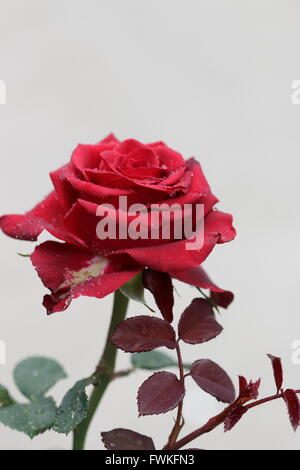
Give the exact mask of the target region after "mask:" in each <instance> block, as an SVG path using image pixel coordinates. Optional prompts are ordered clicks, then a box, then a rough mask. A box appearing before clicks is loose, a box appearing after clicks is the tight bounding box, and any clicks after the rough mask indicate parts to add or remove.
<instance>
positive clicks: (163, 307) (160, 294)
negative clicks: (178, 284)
mask: <svg viewBox="0 0 300 470" xmlns="http://www.w3.org/2000/svg"><path fill="white" fill-rule="evenodd" d="M143 283H144V287H145V288H146V289H148V290H149V291H150V292H151V293H152V294H153V297H154V299H155V302H156V305H157V306H158V308H159V310H160V311H161V314H162V316H163V317H164V319H165V320H166V321H168V322H169V323H171V322H172V320H173V306H174V295H173V284H172V279H171V276H170V274H168V273H163V272H162V271H155V270H154V269H144V271H143Z"/></svg>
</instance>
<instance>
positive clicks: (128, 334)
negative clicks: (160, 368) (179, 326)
mask: <svg viewBox="0 0 300 470" xmlns="http://www.w3.org/2000/svg"><path fill="white" fill-rule="evenodd" d="M111 342H112V343H113V344H114V345H115V346H117V347H118V348H121V349H123V351H125V352H142V351H151V350H152V349H155V348H159V347H161V346H165V347H167V348H169V349H174V348H175V347H176V341H175V331H174V330H173V328H172V326H171V325H170V324H169V323H168V322H166V321H165V320H161V319H160V318H156V317H149V316H147V315H141V316H139V317H133V318H129V319H128V320H125V321H123V322H121V323H120V324H119V325H118V326H117V328H116V330H115V332H114V333H113V335H112V337H111Z"/></svg>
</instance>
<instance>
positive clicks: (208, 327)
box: [178, 298, 223, 344]
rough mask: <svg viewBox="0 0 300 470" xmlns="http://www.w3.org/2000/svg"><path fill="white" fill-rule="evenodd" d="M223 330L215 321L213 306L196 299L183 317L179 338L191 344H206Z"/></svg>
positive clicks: (180, 322)
mask: <svg viewBox="0 0 300 470" xmlns="http://www.w3.org/2000/svg"><path fill="white" fill-rule="evenodd" d="M222 330H223V328H222V326H221V325H219V323H218V322H217V321H216V319H215V314H214V311H213V308H212V305H211V304H210V302H209V301H208V300H205V299H200V298H199V299H194V300H193V301H192V303H191V305H189V307H187V308H186V309H185V311H184V312H183V314H182V315H181V318H180V321H179V325H178V333H179V337H180V338H181V339H182V340H183V341H185V342H186V343H190V344H197V343H204V342H205V341H209V340H210V339H212V338H215V337H216V336H217V335H219V334H220V333H221V332H222Z"/></svg>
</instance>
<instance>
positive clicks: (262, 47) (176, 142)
mask: <svg viewBox="0 0 300 470" xmlns="http://www.w3.org/2000/svg"><path fill="white" fill-rule="evenodd" d="M0 13H1V14H0V50H1V54H0V57H1V59H0V79H1V80H3V81H4V82H5V83H6V88H7V96H6V104H5V105H2V104H1V105H0V155H1V176H0V180H1V183H0V201H1V209H0V213H1V214H3V213H22V212H24V211H26V210H28V209H30V208H31V207H33V206H34V205H35V204H36V203H37V202H38V201H39V200H41V199H42V197H43V196H45V195H46V194H47V193H48V192H49V191H50V189H51V183H50V179H49V177H48V173H49V171H51V170H54V169H56V168H58V167H59V166H61V165H62V164H64V163H65V162H67V161H68V159H69V157H70V154H71V152H72V150H73V149H74V147H75V146H76V145H77V144H78V143H79V142H80V143H95V142H97V141H98V140H100V139H101V138H103V137H105V136H106V135H107V134H108V133H110V132H111V131H113V132H114V133H115V134H116V135H117V136H118V137H119V138H120V139H124V138H129V137H130V138H131V137H133V138H136V139H140V140H142V141H145V142H147V141H153V140H164V141H165V142H166V143H167V144H168V145H170V146H171V147H173V148H175V149H176V150H178V151H180V152H182V153H183V154H184V156H185V157H190V156H195V157H196V158H197V159H198V160H199V161H200V162H201V164H202V166H203V168H204V171H205V174H206V176H207V178H208V180H209V182H210V184H211V187H212V190H213V192H214V193H215V194H216V195H217V196H218V197H219V199H220V201H221V202H220V203H219V204H218V207H219V208H220V209H221V210H224V211H227V212H231V213H232V214H233V215H234V221H235V226H236V228H237V232H238V236H237V238H236V240H235V241H234V242H232V243H230V244H227V245H220V246H218V247H217V248H216V249H215V250H214V252H213V254H212V255H211V256H210V257H209V259H208V260H207V261H206V263H205V267H206V269H207V270H208V272H209V273H210V275H211V277H212V278H213V279H214V281H215V282H217V283H219V284H220V285H221V286H222V287H224V288H228V289H231V290H233V291H234V292H235V294H236V299H235V301H234V303H233V304H232V306H230V308H229V309H228V311H223V312H222V317H221V319H220V322H221V323H222V325H223V326H224V333H223V334H222V335H221V336H220V337H218V338H216V339H215V340H213V341H211V342H210V343H208V344H204V345H199V346H193V347H192V346H188V345H186V346H185V347H184V357H185V359H186V360H188V361H192V360H193V359H199V358H200V357H203V358H205V357H208V358H211V359H213V360H215V361H216V362H218V363H219V364H220V365H221V366H223V367H224V369H225V370H226V371H227V372H228V373H229V374H230V375H231V377H232V378H233V379H234V381H235V384H236V383H237V380H236V377H237V375H238V374H243V375H245V376H246V377H247V378H248V379H257V378H258V377H262V379H263V380H262V387H261V393H262V395H265V394H271V393H273V392H274V385H273V378H272V372H271V366H270V361H269V360H268V359H267V358H266V354H267V353H272V354H275V355H279V356H281V357H282V358H283V361H284V366H285V375H286V383H287V386H290V387H297V386H298V388H299V387H300V364H298V365H297V364H295V363H293V361H292V353H293V349H292V343H293V342H294V341H295V340H299V339H300V328H299V325H300V318H299V317H300V312H299V307H298V299H299V284H298V283H299V261H300V250H299V239H300V221H299V207H298V205H297V204H298V201H299V169H300V164H299V146H300V132H299V124H300V105H296V104H292V101H291V95H292V89H291V86H292V83H293V82H294V81H295V80H297V79H300V60H299V57H300V55H299V44H300V29H299V14H300V4H299V2H298V1H297V0H284V1H283V0H252V1H251V2H250V1H243V2H241V1H240V0H188V1H183V0H152V2H147V1H145V0H143V1H141V0H127V1H126V2H125V1H122V0H85V1H83V0H72V1H71V0H59V1H58V0H51V1H50V0H44V1H42V2H41V1H38V0H27V1H26V2H22V1H20V0H1V4H0ZM48 238H49V236H47V234H44V235H43V236H42V237H41V240H46V239H48ZM32 250H33V245H32V244H30V243H27V242H18V241H15V240H12V239H9V238H8V237H5V236H1V269H0V273H1V274H0V275H1V312H2V313H1V322H0V340H2V341H5V343H6V348H7V362H6V365H0V383H2V384H4V385H7V386H9V388H10V390H11V392H12V393H13V394H14V395H15V397H17V398H21V395H20V394H19V392H18V391H17V390H16V388H15V386H14V385H13V382H12V370H13V367H14V366H15V364H16V363H17V362H18V361H19V360H21V359H23V358H25V357H27V356H31V355H44V356H50V357H53V358H55V359H57V360H58V361H59V362H60V363H62V364H63V365H64V367H65V369H66V371H67V373H68V379H66V380H64V381H61V382H60V383H59V384H58V385H57V386H56V387H55V388H54V389H53V394H54V397H55V399H56V400H57V401H58V402H59V401H60V400H61V398H62V396H63V395H64V393H65V392H66V391H67V389H68V388H70V387H71V386H72V385H73V383H74V382H75V381H76V380H78V379H80V378H82V377H84V376H86V375H88V374H90V373H91V372H92V370H93V369H94V366H95V364H96V363H97V361H98V356H99V355H100V351H101V347H102V344H103V341H104V338H105V334H106V329H107V326H108V321H109V317H110V308H111V302H112V297H111V296H110V297H107V298H105V299H103V300H97V299H90V298H80V299H78V300H76V301H73V302H72V304H71V306H70V307H69V308H68V310H66V311H65V312H61V313H57V314H54V315H52V316H50V317H47V316H46V313H45V311H44V308H43V307H42V303H41V302H42V296H43V295H44V294H45V293H46V289H45V288H44V287H43V286H42V284H41V282H40V280H39V279H38V277H37V275H36V273H35V272H34V270H33V268H32V266H31V264H30V261H29V260H28V259H27V258H21V257H19V256H17V252H21V253H30V252H31V251H32ZM177 290H178V293H179V296H177V299H176V302H177V304H176V318H178V317H179V314H180V313H181V312H182V310H183V309H184V308H185V307H186V306H187V305H188V304H189V302H190V301H191V299H192V298H193V297H194V296H196V291H195V290H194V289H193V288H191V287H189V286H187V285H184V284H180V283H178V284H177ZM149 302H150V303H151V302H152V299H151V297H150V296H149ZM143 313H145V311H144V309H143V307H141V306H139V305H138V304H136V303H135V304H133V303H131V305H130V315H136V314H143ZM127 366H128V356H127V355H126V354H125V353H121V354H119V359H118V367H119V368H124V367H127ZM148 375H149V373H146V372H145V373H144V372H141V371H140V372H136V373H135V374H134V375H132V376H131V377H129V378H122V379H119V380H118V381H115V382H114V383H112V385H111V386H110V388H109V392H108V393H107V395H106V397H105V398H104V400H103V402H102V405H101V407H100V409H99V410H98V413H97V415H96V417H95V419H94V421H93V425H92V427H91V431H90V433H89V436H88V441H87V448H88V449H102V448H103V446H102V442H101V440H100V431H107V430H110V429H113V428H114V427H125V428H130V429H133V430H135V431H138V432H142V433H145V434H147V435H151V436H154V440H155V443H156V444H157V446H158V447H160V446H162V445H163V444H164V443H165V440H166V437H167V435H168V433H169V431H170V429H171V427H172V424H173V418H174V416H175V412H169V413H168V414H166V415H161V416H153V417H146V418H139V419H138V416H137V407H136V399H135V396H136V390H137V388H138V386H139V385H140V384H141V383H142V382H143V380H145V378H146V377H147V376H148ZM187 397H188V398H187V399H186V404H185V407H184V417H185V420H186V431H187V432H188V431H191V430H193V429H194V428H196V427H199V426H200V425H201V424H203V423H204V422H205V421H206V419H207V418H209V417H210V416H211V414H213V413H216V412H217V411H218V410H220V409H222V408H223V405H220V404H218V403H217V402H216V400H214V399H213V398H211V397H210V396H208V395H206V394H205V393H204V392H201V391H200V390H199V389H198V388H197V386H196V385H195V384H193V383H192V381H190V382H189V383H188V391H187ZM0 436H1V437H0V448H1V449H69V448H70V445H71V436H67V437H66V436H64V435H60V434H56V433H54V432H46V433H45V434H43V435H41V436H38V437H36V438H35V439H34V440H32V441H31V440H30V439H29V438H27V437H26V436H25V435H23V434H21V433H17V432H15V431H11V430H10V429H8V428H5V427H3V426H2V425H0ZM192 447H201V448H204V449H299V447H300V435H299V433H298V434H297V433H296V434H295V433H294V432H293V431H292V428H291V426H290V424H289V420H288V417H287V413H286V410H285V406H284V404H283V403H281V402H279V401H278V402H274V403H269V404H267V405H265V406H264V407H258V408H257V409H255V410H253V411H252V412H251V413H249V414H247V415H246V416H245V417H244V418H243V420H242V421H241V422H240V423H239V424H238V425H237V426H236V427H235V428H234V429H233V430H232V431H231V432H229V433H226V434H224V433H223V430H222V428H221V427H220V428H219V429H216V430H215V431H214V432H212V433H210V434H209V435H207V436H204V437H202V438H200V439H198V441H197V442H195V443H194V444H193V445H192Z"/></svg>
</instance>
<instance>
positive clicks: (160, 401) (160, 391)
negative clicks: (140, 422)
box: [137, 372, 185, 416]
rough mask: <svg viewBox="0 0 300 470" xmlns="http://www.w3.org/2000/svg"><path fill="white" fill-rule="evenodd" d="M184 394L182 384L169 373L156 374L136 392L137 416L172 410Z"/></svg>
mask: <svg viewBox="0 0 300 470" xmlns="http://www.w3.org/2000/svg"><path fill="white" fill-rule="evenodd" d="M184 394H185V389H184V386H183V384H182V383H181V382H180V381H179V380H178V378H177V377H176V375H175V374H172V373H171V372H156V373H155V374H153V375H151V377H149V379H147V380H146V381H145V382H144V383H143V384H142V385H141V387H140V389H139V391H138V396H137V400H138V409H139V415H140V416H143V415H154V414H160V413H166V412H167V411H170V410H173V409H174V408H175V407H176V406H178V404H179V403H180V402H181V400H182V399H183V397H184Z"/></svg>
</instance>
